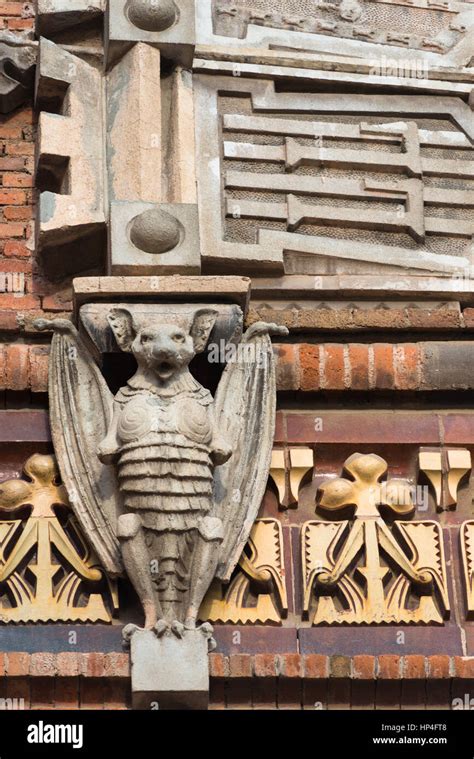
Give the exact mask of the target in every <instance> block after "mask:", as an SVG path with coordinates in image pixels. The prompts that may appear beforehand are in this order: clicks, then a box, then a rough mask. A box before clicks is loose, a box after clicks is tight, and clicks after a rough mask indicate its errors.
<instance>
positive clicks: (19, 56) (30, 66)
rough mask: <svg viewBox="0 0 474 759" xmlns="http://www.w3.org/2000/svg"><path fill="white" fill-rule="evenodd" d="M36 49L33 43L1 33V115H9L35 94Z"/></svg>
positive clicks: (17, 36)
mask: <svg viewBox="0 0 474 759" xmlns="http://www.w3.org/2000/svg"><path fill="white" fill-rule="evenodd" d="M35 65H36V48H35V45H34V43H33V42H32V41H30V40H27V39H26V38H24V37H20V36H19V35H15V34H12V33H11V32H0V113H9V112H10V111H13V109H14V108H17V107H18V106H19V105H21V104H22V103H24V101H25V100H26V99H27V98H28V97H31V95H32V94H33V82H34V68H35Z"/></svg>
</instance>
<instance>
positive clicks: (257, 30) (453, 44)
mask: <svg viewBox="0 0 474 759" xmlns="http://www.w3.org/2000/svg"><path fill="white" fill-rule="evenodd" d="M387 5H388V8H387ZM197 14H198V41H199V43H200V44H207V45H224V46H227V45H229V44H231V45H232V46H233V47H234V49H235V51H236V54H238V53H239V52H240V50H242V49H244V50H249V49H252V48H254V49H255V48H260V49H264V48H270V47H273V48H274V49H275V48H278V47H281V48H285V47H290V46H291V47H292V48H293V49H294V50H298V51H301V52H305V53H306V54H310V53H314V54H316V53H321V52H325V53H336V54H339V53H340V52H341V50H342V49H344V51H345V52H346V54H347V55H348V56H349V55H353V56H360V57H365V58H372V59H375V60H376V59H380V56H381V51H383V54H384V55H385V56H386V57H388V58H390V59H395V61H397V60H402V61H403V60H406V59H407V58H409V59H411V60H412V61H413V60H416V59H415V56H416V55H418V56H419V59H423V60H426V61H427V62H428V63H430V64H432V65H436V64H438V65H439V64H440V63H443V64H444V65H456V64H457V65H458V66H463V65H468V62H469V60H470V56H471V54H472V49H471V47H470V45H471V44H472V43H471V41H470V32H471V30H472V26H473V22H472V14H471V8H470V7H469V3H467V2H464V3H458V4H457V5H456V8H455V9H454V8H452V7H450V6H449V5H445V4H434V3H431V4H426V3H424V2H422V0H417V1H416V2H413V3H411V4H410V5H409V6H407V5H405V4H403V5H401V4H398V3H396V2H388V3H387V2H383V1H380V0H378V1H377V0H376V2H375V3H372V2H368V1H367V0H356V1H355V2H352V0H345V1H344V2H342V3H341V4H340V5H337V4H327V5H324V6H323V5H317V6H315V5H314V3H313V2H312V0H301V2H288V1H287V0H278V1H277V2H274V3H272V5H271V7H270V6H269V5H268V3H266V2H265V0H237V2H235V1H234V0H212V2H211V1H209V2H208V1H207V0H204V1H203V2H199V3H197ZM453 14H454V15H453ZM415 51H416V52H415ZM373 65H374V64H373Z"/></svg>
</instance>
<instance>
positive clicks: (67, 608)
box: [0, 454, 118, 624]
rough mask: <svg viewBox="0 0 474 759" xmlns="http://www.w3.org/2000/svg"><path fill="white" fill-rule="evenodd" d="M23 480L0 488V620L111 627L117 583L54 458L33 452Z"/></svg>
mask: <svg viewBox="0 0 474 759" xmlns="http://www.w3.org/2000/svg"><path fill="white" fill-rule="evenodd" d="M24 474H25V477H26V478H27V480H26V481H25V480H20V479H18V480H9V481H8V482H3V483H1V484H0V582H1V583H2V589H3V590H2V593H1V601H0V603H1V606H0V622H2V623H5V624H8V623H17V622H111V621H112V617H111V610H112V611H115V610H116V609H117V608H118V598H117V588H116V584H115V582H114V581H111V580H108V578H107V577H106V576H105V574H104V572H103V570H102V569H101V568H100V565H99V563H98V561H97V558H96V557H95V554H94V552H93V551H91V550H90V548H89V547H88V545H87V543H86V542H85V540H84V538H83V537H82V535H81V531H80V529H79V526H78V524H77V522H76V519H75V518H74V516H73V515H72V513H71V511H72V510H71V505H70V503H69V501H68V498H67V493H66V489H65V487H64V486H63V485H59V484H58V477H59V472H58V468H57V465H56V462H55V459H54V458H53V457H52V456H42V455H40V454H35V455H34V456H31V457H30V458H29V459H28V461H27V462H26V463H25V466H24ZM28 509H30V512H29V514H28ZM60 513H63V514H64V513H65V514H67V519H66V520H64V518H62V519H60V518H59V516H60ZM7 515H8V516H7ZM8 517H10V518H8ZM12 517H14V518H12Z"/></svg>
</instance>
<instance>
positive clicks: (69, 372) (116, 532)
mask: <svg viewBox="0 0 474 759" xmlns="http://www.w3.org/2000/svg"><path fill="white" fill-rule="evenodd" d="M157 279H158V280H159V278H157ZM222 279H225V278H222ZM235 279H236V278H229V280H230V282H228V283H227V284H228V285H231V284H232V283H234V282H235ZM111 280H113V278H111ZM191 281H192V283H193V284H194V285H199V282H196V278H191ZM217 282H218V283H220V279H218V280H217ZM121 284H122V285H123V281H122V282H121ZM150 284H151V282H149V285H150ZM173 284H174V285H175V289H176V290H180V291H181V292H186V291H189V290H187V287H188V288H189V283H187V282H186V278H184V277H177V278H176V280H175V282H174V283H173ZM201 284H202V286H203V289H205V288H206V287H208V286H209V284H208V282H206V281H205V280H203V281H202V282H201ZM236 284H240V283H239V282H236ZM109 285H111V281H110V280H109ZM168 285H169V282H168ZM222 285H224V286H225V282H222ZM247 287H248V284H247ZM193 292H194V294H196V292H199V287H198V288H197V290H195V289H194V288H193ZM102 297H104V291H103V290H102ZM129 297H130V293H129ZM227 300H229V299H227ZM230 300H231V304H228V303H227V304H222V303H221V304H218V305H217V306H216V307H213V305H212V303H206V302H201V303H188V304H186V303H185V304H183V303H181V304H170V303H156V302H152V303H149V304H146V303H145V304H142V305H137V304H134V303H127V302H122V303H117V302H115V303H109V304H107V303H106V304H92V305H93V306H94V309H95V316H96V317H98V321H99V325H98V326H97V327H96V329H94V328H93V324H94V316H93V313H92V311H91V305H90V304H85V305H83V306H82V311H81V315H82V313H84V315H85V318H84V319H83V324H84V325H85V327H86V329H87V332H88V334H89V337H90V338H91V339H92V341H93V343H94V344H95V346H96V348H97V347H99V346H101V345H103V344H104V340H105V342H107V341H109V343H110V340H111V339H113V340H115V343H116V347H117V348H118V349H120V350H121V351H123V352H125V353H130V354H131V355H133V357H134V358H135V360H136V365H137V371H136V372H135V374H134V375H133V376H132V377H130V379H129V380H128V382H127V384H126V385H124V387H122V388H121V389H120V390H119V392H118V393H117V394H116V395H115V396H113V395H112V393H111V391H110V390H109V388H108V386H107V384H106V382H105V380H104V378H103V377H102V375H101V373H100V371H99V369H98V367H97V365H96V364H95V363H94V361H93V360H92V357H91V354H90V352H89V350H88V348H87V345H86V342H85V341H84V339H83V338H82V337H81V335H80V334H79V332H78V331H77V330H76V328H75V327H74V326H73V325H72V324H71V322H68V321H65V320H61V319H58V320H55V321H53V322H52V323H51V322H46V321H45V320H39V321H37V322H36V325H37V328H38V329H45V328H50V327H52V328H53V330H54V331H55V335H54V337H53V342H52V347H51V354H50V385H49V395H50V416H51V425H52V437H53V443H54V446H55V450H56V454H57V456H58V461H59V466H60V470H61V474H62V477H63V481H64V483H65V486H66V488H67V489H68V492H69V496H70V500H71V503H72V505H73V508H74V510H75V513H76V515H77V518H78V520H79V521H80V523H81V525H83V526H85V527H86V528H87V529H88V531H89V534H90V535H91V541H92V542H93V546H94V549H95V550H96V551H97V553H98V555H99V557H100V559H101V560H102V563H103V565H104V567H105V568H106V569H107V570H108V571H109V572H110V573H112V574H118V575H119V574H121V573H124V572H125V573H126V574H127V576H128V578H129V580H130V581H131V583H132V585H133V587H134V588H135V591H136V593H137V595H138V597H139V599H140V602H141V604H142V607H143V614H144V627H143V628H139V627H138V626H137V625H135V624H129V625H127V626H126V627H125V629H124V641H125V643H128V644H130V647H131V661H132V692H133V698H134V705H135V706H136V707H137V708H147V707H148V708H150V704H151V702H158V703H159V706H160V709H162V708H165V709H166V708H171V707H180V706H183V705H184V706H188V707H196V706H200V707H201V708H202V707H205V705H206V703H207V699H208V688H209V672H208V662H207V657H206V652H207V650H208V647H209V646H212V627H211V626H210V625H209V624H208V623H204V624H203V625H199V624H198V616H199V610H200V608H201V604H202V601H203V599H204V596H205V594H206V592H207V591H208V589H209V586H210V584H211V582H212V581H213V580H214V579H216V580H219V581H221V582H223V583H228V582H229V580H230V579H231V577H232V575H233V572H234V569H235V567H236V565H237V563H238V561H239V559H240V558H241V555H242V551H243V549H244V547H245V545H246V543H247V540H248V538H249V535H250V531H251V528H252V526H253V523H254V521H255V519H256V517H257V513H258V510H259V508H260V504H261V501H262V498H263V495H264V493H265V487H266V484H267V479H268V471H269V466H270V458H271V449H272V442H273V436H274V425H275V406H276V382H275V368H274V363H273V362H274V354H273V349H272V345H271V341H270V335H271V334H282V333H283V334H287V330H286V329H285V328H279V327H277V326H276V325H268V324H264V323H263V322H260V323H257V324H255V325H253V326H252V327H251V328H250V329H249V330H248V331H247V332H246V333H245V334H244V335H242V334H241V327H240V325H241V321H240V320H241V319H242V317H243V314H242V312H241V311H240V309H239V308H238V306H237V304H236V303H235V301H236V300H237V302H238V301H239V300H240V297H239V295H238V293H237V294H236V297H234V298H233V299H232V298H230ZM232 300H233V301H234V303H233V304H232ZM237 312H238V314H237V315H238V316H239V315H240V320H238V319H237V322H236V323H235V317H236V313H237ZM233 319H234V322H233ZM219 320H220V322H221V324H220V325H218V324H217V322H218V321H219ZM104 325H107V328H108V330H109V335H108V336H106V335H105V334H104V332H105V330H104ZM223 325H227V327H228V326H229V325H230V326H231V328H232V329H233V332H232V340H233V346H234V350H233V351H231V352H230V357H229V358H227V357H226V358H224V360H223V362H222V363H223V365H224V367H225V368H224V370H223V372H222V376H221V378H220V381H219V384H218V387H217V391H216V392H215V395H214V396H213V395H212V394H211V392H210V391H209V390H208V389H207V388H205V387H203V385H201V384H200V383H199V382H198V381H197V380H196V379H195V377H194V376H193V375H192V374H191V372H190V368H189V367H190V364H191V362H192V361H193V359H194V358H195V356H196V355H197V354H199V353H201V354H202V353H204V352H205V350H206V347H207V346H208V343H209V341H210V340H212V341H215V340H216V335H218V334H219V329H222V326H223ZM212 335H214V337H212ZM223 342H224V345H225V343H226V341H225V340H223ZM215 347H216V345H215V343H214V342H213V344H212V345H211V346H210V349H211V350H212V349H214V348H215ZM217 347H218V346H217ZM211 350H210V351H209V360H210V356H211ZM213 355H216V353H215V351H214V352H213ZM218 355H219V350H217V356H218ZM85 410H86V411H85ZM243 562H244V564H245V568H246V569H245V571H246V572H247V575H252V574H253V575H255V577H257V576H258V577H259V578H260V579H261V580H262V581H263V580H267V579H268V577H267V575H266V574H263V575H262V576H261V577H260V575H261V572H262V571H263V568H262V567H260V566H257V565H255V567H254V566H253V561H252V559H251V558H248V560H247V561H246V560H245V559H244V560H243ZM273 579H274V580H275V581H276V582H277V583H279V582H280V583H281V578H280V579H279V575H278V573H277V572H276V573H274V577H273ZM189 661H192V667H190V666H188V662H189Z"/></svg>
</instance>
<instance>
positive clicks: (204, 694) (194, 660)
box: [131, 630, 209, 711]
mask: <svg viewBox="0 0 474 759" xmlns="http://www.w3.org/2000/svg"><path fill="white" fill-rule="evenodd" d="M131 664H132V704H133V708H134V709H142V710H146V709H148V710H149V709H159V710H160V711H161V710H163V709H166V710H167V709H207V707H208V703H209V660H208V641H207V639H206V637H205V636H204V635H203V634H202V632H201V631H200V630H187V631H186V632H185V634H184V636H183V638H181V639H178V638H176V637H174V636H172V635H164V636H163V637H161V638H158V637H157V636H156V634H155V633H154V631H153V630H140V631H137V632H135V633H134V634H133V636H132V640H131Z"/></svg>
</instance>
